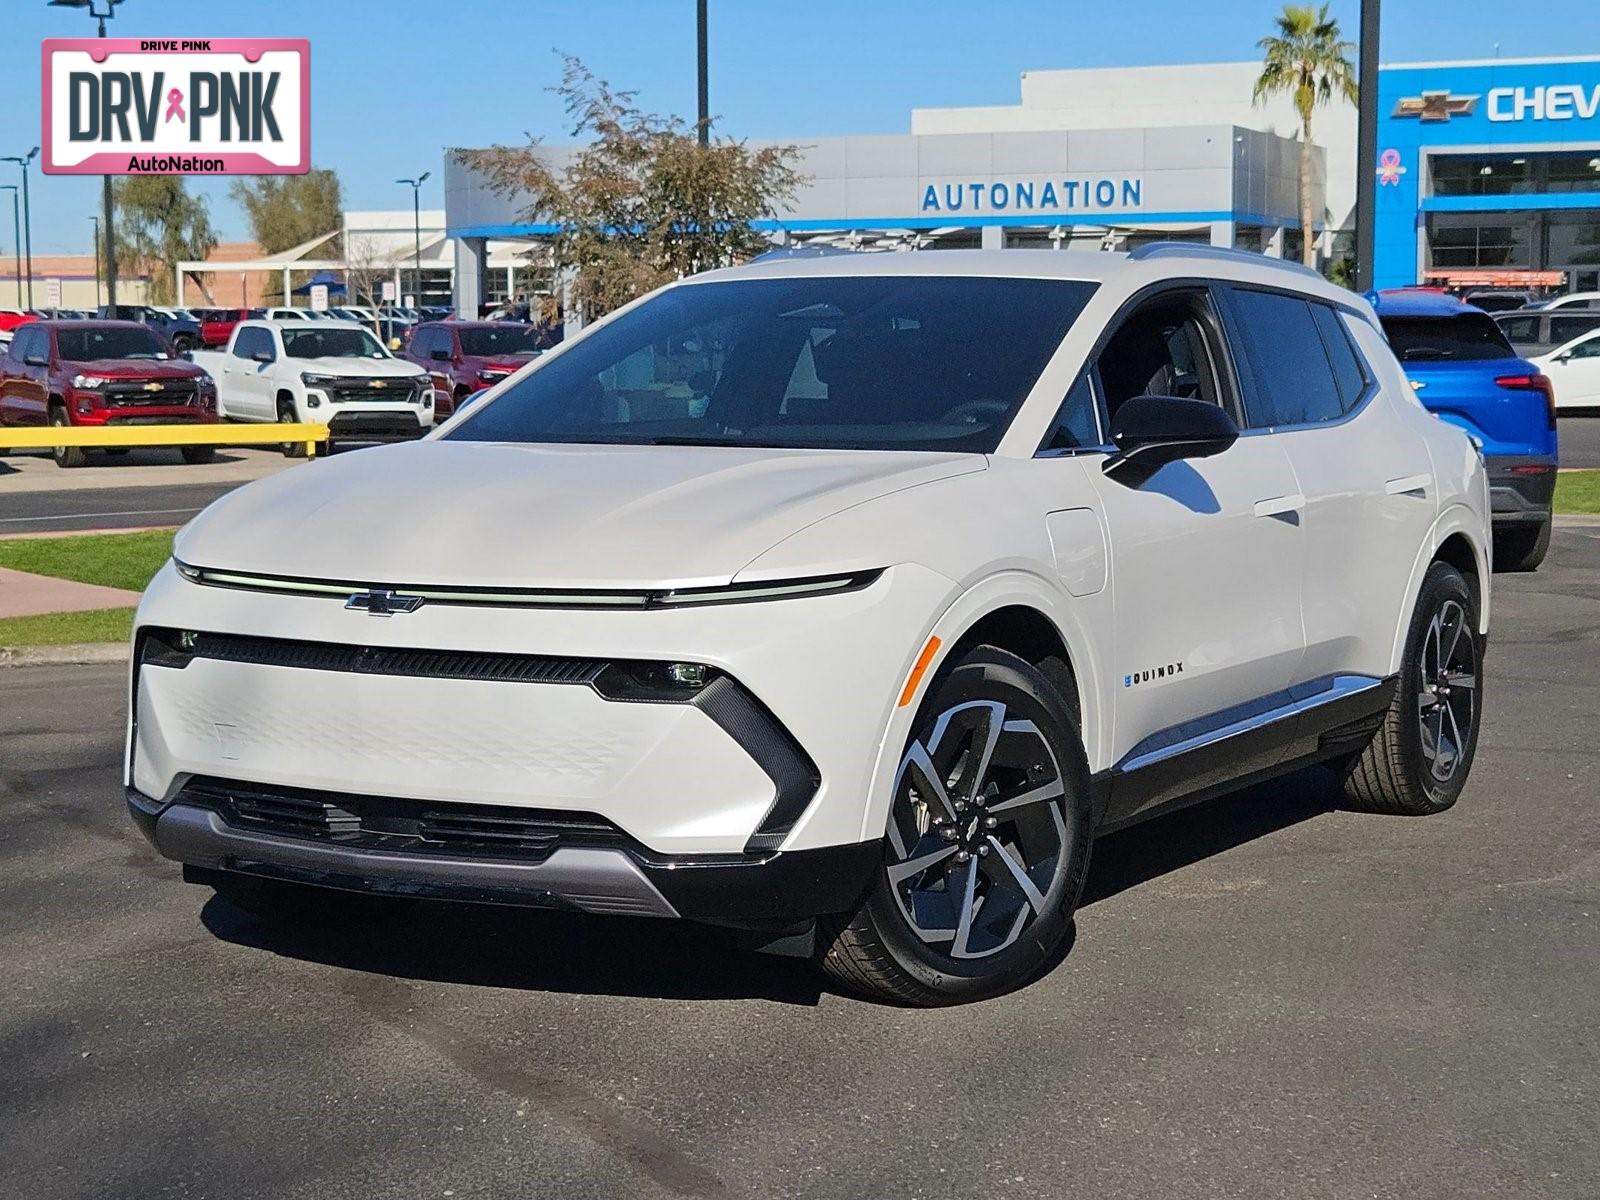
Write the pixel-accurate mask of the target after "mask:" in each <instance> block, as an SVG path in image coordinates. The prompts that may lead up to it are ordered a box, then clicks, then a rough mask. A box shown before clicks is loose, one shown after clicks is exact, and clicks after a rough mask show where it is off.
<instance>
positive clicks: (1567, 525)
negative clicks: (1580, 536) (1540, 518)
mask: <svg viewBox="0 0 1600 1200" xmlns="http://www.w3.org/2000/svg"><path fill="white" fill-rule="evenodd" d="M1555 520H1556V528H1557V529H1593V528H1594V527H1595V526H1597V525H1600V513H1556V515H1555Z"/></svg>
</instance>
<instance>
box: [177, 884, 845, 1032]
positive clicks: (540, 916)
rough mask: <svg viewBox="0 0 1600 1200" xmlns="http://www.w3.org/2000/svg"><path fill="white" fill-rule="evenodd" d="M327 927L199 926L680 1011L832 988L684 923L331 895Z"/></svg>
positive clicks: (337, 959) (805, 968) (385, 968)
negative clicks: (679, 1006)
mask: <svg viewBox="0 0 1600 1200" xmlns="http://www.w3.org/2000/svg"><path fill="white" fill-rule="evenodd" d="M328 917H329V919H328V920H327V921H325V922H323V923H321V924H310V923H295V924H290V923H283V924H278V923H269V922H265V921H262V920H259V919H257V918H255V917H253V916H250V915H248V914H246V913H244V912H242V911H240V910H239V909H237V908H235V907H234V906H233V905H232V904H230V903H229V902H228V901H226V900H224V899H223V898H222V897H220V896H212V897H211V899H210V900H208V901H207V902H206V905H205V907H204V909H203V910H202V911H201V914H200V919H201V921H202V922H203V923H204V924H205V927H206V928H207V929H208V930H210V931H211V933H212V934H213V935H215V936H216V937H218V938H221V939H222V940H223V941H227V942H232V943H234V944H236V945H241V946H249V947H251V948H253V949H258V950H266V951H270V952H271V953H273V954H282V955H284V956H286V957H289V958H295V959H301V960H305V961H310V962H317V963H322V964H324V965H326V966H333V967H343V968H345V969H348V970H353V971H365V972H370V973H374V974H380V975H390V976H399V977H401V978H405V979H416V980H428V981H432V982H436V983H462V984H471V985H475V986H478V987H498V988H516V989H519V990H523V991H540V992H564V993H576V994H583V995H611V996H640V997H653V998H657V999H676V1000H729V999H760V1000H772V1001H777V1002H780V1003H784V1004H797V1005H807V1006H809V1005H815V1004H816V1003H817V1002H818V1000H819V999H820V997H821V995H822V993H823V990H824V988H823V980H822V978H821V976H820V974H819V973H818V972H817V971H816V970H815V969H813V968H812V966H811V964H810V963H808V962H806V961H804V960H802V959H797V958H782V957H778V956H776V955H770V954H757V953H754V952H752V951H750V950H748V949H746V948H744V947H742V946H740V945H739V944H738V941H737V939H736V936H735V935H733V934H731V933H728V932H726V931H723V930H718V929H712V928H709V927H706V926H700V925H692V924H689V923H688V922H685V921H661V920H647V919H637V920H635V919H631V918H626V917H596V916H585V915H580V914H568V913H562V912H554V911H549V910H544V909H536V908H515V907H507V906H501V905H488V904H481V905H480V904H462V903H451V902H447V901H427V900H389V899H376V898H371V897H364V896H351V895H345V894H341V893H337V892H330V893H329V905H328Z"/></svg>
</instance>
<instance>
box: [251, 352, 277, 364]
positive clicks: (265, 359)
mask: <svg viewBox="0 0 1600 1200" xmlns="http://www.w3.org/2000/svg"><path fill="white" fill-rule="evenodd" d="M250 357H251V358H253V359H255V360H256V361H257V362H258V363H269V362H271V361H272V351H271V350H257V351H256V352H255V353H254V354H252V355H251V356H250Z"/></svg>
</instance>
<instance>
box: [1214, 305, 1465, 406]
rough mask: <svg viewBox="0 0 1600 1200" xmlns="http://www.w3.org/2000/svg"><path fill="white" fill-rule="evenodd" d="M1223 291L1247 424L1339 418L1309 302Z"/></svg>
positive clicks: (1336, 391)
mask: <svg viewBox="0 0 1600 1200" xmlns="http://www.w3.org/2000/svg"><path fill="white" fill-rule="evenodd" d="M1227 290H1228V293H1229V296H1230V302H1231V306H1232V309H1233V318H1234V319H1233V325H1234V333H1235V340H1236V341H1237V342H1239V343H1240V345H1239V347H1238V348H1239V349H1240V350H1242V351H1243V353H1242V354H1240V355H1238V357H1239V358H1240V359H1241V360H1242V361H1241V366H1240V373H1241V375H1242V376H1244V379H1243V381H1242V382H1243V383H1244V386H1245V392H1246V395H1245V415H1246V418H1247V421H1248V424H1249V425H1250V426H1251V427H1253V428H1257V429H1260V428H1266V427H1271V426H1286V425H1310V424H1316V423H1318V422H1321V421H1336V420H1338V419H1339V418H1340V417H1342V416H1343V415H1344V413H1345V403H1344V399H1343V397H1342V395H1341V391H1340V387H1339V384H1338V382H1337V380H1336V378H1335V374H1334V367H1333V364H1332V363H1331V362H1330V361H1329V356H1328V351H1327V349H1326V347H1325V345H1324V343H1323V336H1322V334H1321V332H1319V330H1318V328H1317V318H1316V316H1315V315H1314V314H1313V312H1312V308H1313V307H1314V306H1313V305H1312V304H1311V303H1310V302H1309V301H1307V300H1304V299H1302V298H1301V297H1299V296H1293V295H1289V294H1287V293H1283V292H1258V291H1255V290H1253V289H1251V288H1243V287H1233V288H1229V289H1227ZM1317 307H1320V306H1317ZM1484 319H1485V320H1488V318H1487V317H1486V318H1484Z"/></svg>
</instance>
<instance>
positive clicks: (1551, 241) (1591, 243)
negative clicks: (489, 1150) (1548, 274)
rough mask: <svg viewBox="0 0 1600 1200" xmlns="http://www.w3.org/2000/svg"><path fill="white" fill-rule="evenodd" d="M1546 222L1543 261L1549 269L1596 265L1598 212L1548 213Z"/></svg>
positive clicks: (1599, 239) (1599, 246)
mask: <svg viewBox="0 0 1600 1200" xmlns="http://www.w3.org/2000/svg"><path fill="white" fill-rule="evenodd" d="M1548 220H1549V222H1550V224H1549V227H1548V228H1549V233H1548V235H1547V237H1548V245H1549V253H1548V255H1547V261H1548V262H1549V263H1550V265H1551V266H1552V267H1573V266H1595V265H1597V264H1600V213H1596V212H1583V213H1576V214H1573V215H1571V216H1568V215H1567V214H1565V213H1563V214H1561V215H1559V216H1558V215H1555V214H1551V215H1550V216H1549V217H1548Z"/></svg>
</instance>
